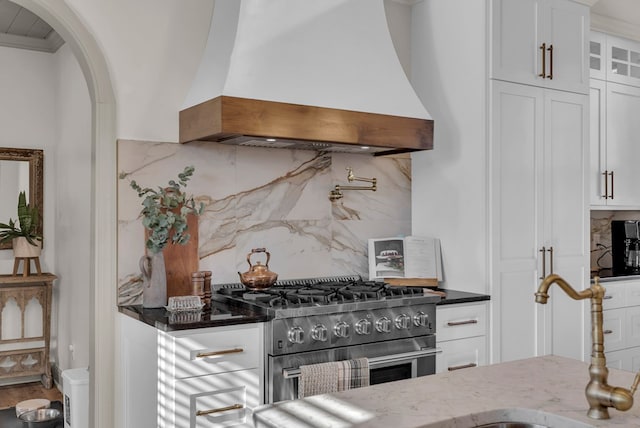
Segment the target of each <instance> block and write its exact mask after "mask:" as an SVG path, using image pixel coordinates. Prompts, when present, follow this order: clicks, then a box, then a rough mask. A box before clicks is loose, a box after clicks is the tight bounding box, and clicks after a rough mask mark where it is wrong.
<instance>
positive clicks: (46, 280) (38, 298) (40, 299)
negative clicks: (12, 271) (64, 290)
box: [0, 273, 57, 388]
mask: <svg viewBox="0 0 640 428" xmlns="http://www.w3.org/2000/svg"><path fill="white" fill-rule="evenodd" d="M56 278H57V277H56V276H55V275H53V274H50V273H43V274H40V275H30V276H12V275H0V381H3V382H4V381H7V380H10V381H11V382H9V383H20V382H29V381H31V380H32V378H33V376H37V375H40V380H41V382H42V384H43V385H44V387H45V388H51V386H52V379H51V364H50V363H49V340H50V330H51V288H52V287H53V281H54V280H55V279H56Z"/></svg>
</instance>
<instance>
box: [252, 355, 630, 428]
mask: <svg viewBox="0 0 640 428" xmlns="http://www.w3.org/2000/svg"><path fill="white" fill-rule="evenodd" d="M588 367H589V364H588V363H584V362H582V361H578V360H572V359H569V358H563V357H556V356H545V357H536V358H529V359H525V360H519V361H512V362H508V363H501V364H494V365H491V366H483V367H476V368H472V369H465V370H458V371H454V372H449V373H441V374H436V375H432V376H425V377H419V378H415V379H408V380H402V381H397V382H390V383H384V384H380V385H373V386H369V387H366V388H360V389H353V390H349V391H343V392H338V393H333V394H324V395H317V396H313V397H308V398H305V399H302V400H293V401H284V402H280V403H276V404H272V405H265V406H261V407H259V408H257V409H256V410H255V412H254V423H255V426H256V427H257V428H263V427H269V428H276V427H281V428H297V427H305V428H309V427H313V428H317V427H322V428H329V427H331V428H337V427H358V428H361V427H371V428H382V427H385V428H417V427H425V428H426V427H428V428H471V427H475V426H478V425H482V424H486V423H491V422H498V421H522V422H530V423H537V424H542V425H545V426H549V427H553V428H587V427H610V426H611V427H640V397H636V403H635V405H634V406H633V407H632V408H631V409H630V410H629V411H627V412H619V411H617V410H614V409H610V410H609V413H610V416H611V419H608V420H595V419H591V418H588V417H587V415H586V412H587V410H588V408H589V406H588V404H587V400H586V397H585V394H584V390H585V387H586V385H587V382H588V381H589V373H588ZM634 376H635V374H634V373H630V372H626V371H621V370H614V369H610V370H609V384H610V385H613V386H620V387H624V388H629V387H630V386H631V383H632V382H633V378H634Z"/></svg>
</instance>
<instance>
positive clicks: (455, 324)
mask: <svg viewBox="0 0 640 428" xmlns="http://www.w3.org/2000/svg"><path fill="white" fill-rule="evenodd" d="M466 324H478V320H466V321H449V322H448V323H447V325H448V326H450V327H455V326H457V325H466Z"/></svg>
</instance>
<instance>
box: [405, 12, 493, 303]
mask: <svg viewBox="0 0 640 428" xmlns="http://www.w3.org/2000/svg"><path fill="white" fill-rule="evenodd" d="M485 7H486V5H485V2H480V1H477V0H447V1H440V0H425V1H422V2H420V3H417V4H416V5H414V6H413V12H412V23H411V29H412V38H411V43H412V46H411V53H412V72H411V76H412V83H413V86H414V88H415V89H416V92H417V93H418V96H419V97H420V99H421V100H422V102H423V103H424V105H425V107H426V108H427V110H428V111H429V112H430V113H431V115H432V116H433V119H434V123H435V126H434V149H433V150H432V151H425V152H419V153H414V154H412V160H413V163H412V171H413V176H412V198H411V199H412V204H413V205H412V233H413V234H414V235H427V236H437V237H439V238H440V239H441V243H442V256H443V265H444V278H445V286H446V287H447V288H455V289H458V290H466V291H471V292H483V293H484V292H488V291H489V288H488V284H487V278H486V277H487V260H488V259H487V257H488V255H487V251H486V248H487V247H486V245H487V212H486V211H487V193H486V170H485V168H486V164H485V163H486V156H487V154H486V126H485V120H486V119H485V110H486V105H485V102H486V95H485V87H486V71H485V70H486V60H485V58H486V56H487V52H486V47H485V24H484V19H483V17H484V16H485V14H486V13H485ZM453 46H455V49H454V48H452V47H453Z"/></svg>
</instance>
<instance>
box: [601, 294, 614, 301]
mask: <svg viewBox="0 0 640 428" xmlns="http://www.w3.org/2000/svg"><path fill="white" fill-rule="evenodd" d="M609 299H613V296H612V295H611V294H607V295H605V296H604V297H602V300H609Z"/></svg>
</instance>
